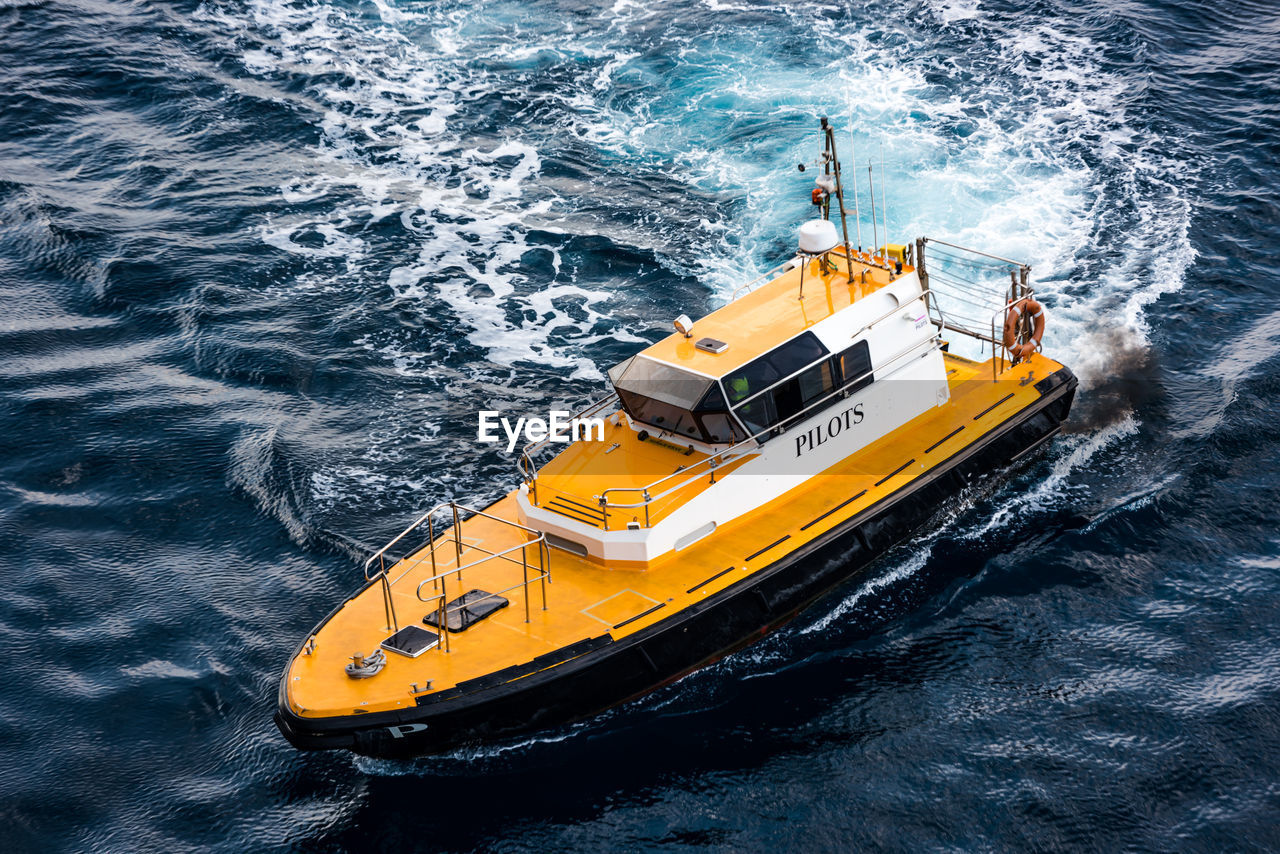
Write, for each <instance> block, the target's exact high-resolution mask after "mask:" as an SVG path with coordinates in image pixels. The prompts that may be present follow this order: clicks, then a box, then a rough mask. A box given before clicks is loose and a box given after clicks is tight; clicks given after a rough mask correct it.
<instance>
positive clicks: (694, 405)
mask: <svg viewBox="0 0 1280 854" xmlns="http://www.w3.org/2000/svg"><path fill="white" fill-rule="evenodd" d="M609 379H610V380H612V381H613V387H614V388H615V389H617V392H618V399H619V400H621V401H622V406H623V408H624V409H625V410H626V411H627V414H628V415H630V416H631V417H632V418H633V419H635V420H636V421H640V422H643V423H645V424H650V425H653V426H654V427H657V428H658V429H660V430H669V431H671V432H673V433H677V434H679V435H681V436H687V437H689V438H690V439H697V440H699V441H702V442H708V443H721V442H731V441H736V440H737V439H738V438H744V437H743V436H739V435H738V434H739V433H740V431H738V430H735V429H734V428H733V425H732V422H731V420H730V419H729V417H728V414H729V413H728V406H727V404H726V403H725V400H724V395H723V394H722V393H721V391H720V384H719V383H718V382H716V381H715V380H713V379H711V378H709V377H703V376H699V375H698V374H693V373H689V372H688V371H683V370H681V369H680V368H677V367H674V366H672V365H668V364H666V363H664V362H658V361H655V360H653V359H649V358H646V357H644V356H634V357H632V358H631V359H628V360H627V361H625V362H623V363H622V364H620V365H618V366H616V367H615V368H613V370H611V371H609ZM717 415H720V416H723V417H720V418H717V417H715V416H717Z"/></svg>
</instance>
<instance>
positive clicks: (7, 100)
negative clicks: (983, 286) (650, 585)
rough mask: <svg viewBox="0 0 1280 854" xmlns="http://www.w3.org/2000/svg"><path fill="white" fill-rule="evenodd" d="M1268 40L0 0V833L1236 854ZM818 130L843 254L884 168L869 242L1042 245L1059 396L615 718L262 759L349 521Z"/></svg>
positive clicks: (864, 229)
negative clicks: (1049, 442)
mask: <svg viewBox="0 0 1280 854" xmlns="http://www.w3.org/2000/svg"><path fill="white" fill-rule="evenodd" d="M1277 38H1280V10H1278V9H1276V8H1275V7H1274V4H1272V3H1270V2H1267V0H1223V2H1218V3H1212V4H1210V3H1207V2H1196V3H1174V2H1169V1H1168V0H1165V2H1160V1H1159V0H1086V2H1083V3H1065V2H1057V0H1036V2H1029V3H1013V2H994V0H881V2H875V3H871V2H862V0H855V2H795V3H789V4H760V3H750V2H717V0H707V2H702V3H688V2H683V3H674V2H663V0H649V2H633V0H617V2H615V3H614V4H613V5H612V6H611V7H610V6H608V4H604V5H601V4H577V3H568V2H524V3H516V2H485V3H479V4H477V3H460V2H439V3H437V2H410V0H400V2H392V0H368V1H367V2H354V1H353V2H338V0H332V2H320V0H295V2H287V0H209V2H203V3H194V2H172V3H153V2H122V1H121V0H47V2H40V0H32V1H31V2H23V0H0V45H2V49H0V55H2V56H3V59H4V62H3V63H0V84H2V85H0V107H2V109H0V293H2V294H3V315H2V320H0V354H3V359H0V383H2V387H3V391H4V397H3V400H4V406H3V408H2V409H0V419H2V423H3V427H4V430H3V434H2V438H0V442H2V443H3V446H4V454H3V457H2V458H0V464H2V465H3V469H2V471H0V486H3V491H2V493H0V525H3V531H4V540H5V543H6V548H5V552H4V554H5V565H6V567H7V572H6V584H5V585H4V590H3V591H2V592H0V638H3V641H4V643H5V649H6V652H7V655H6V657H5V666H6V668H7V670H8V674H7V676H6V677H5V679H4V680H3V681H4V688H3V689H0V734H2V738H3V743H4V745H5V749H4V751H3V759H2V760H0V763H3V764H2V766H0V767H3V769H4V773H3V775H0V793H3V802H4V807H3V808H0V809H2V813H0V814H2V815H3V817H4V822H3V827H2V828H0V841H2V842H3V847H4V849H5V850H7V851H14V850H32V851H35V850H39V851H45V850H51V849H63V850H152V849H164V850H173V849H178V850H183V849H190V848H210V849H217V850H227V851H244V850H262V849H281V848H298V849H303V850H338V849H363V848H370V849H374V848H376V849H379V850H388V849H392V848H401V849H425V850H469V849H485V850H494V849H496V850H536V851H544V850H557V849H584V850H640V849H649V848H656V847H659V846H662V847H665V848H672V849H711V850H722V851H730V850H732V851H737V850H770V851H775V850H804V851H809V850H847V849H851V848H884V849H901V850H911V851H917V850H973V849H977V850H992V849H997V850H998V849H1010V848H1044V849H1061V848H1083V849H1097V848H1103V849H1119V848H1133V849H1155V850H1170V849H1184V850H1196V851H1201V850H1221V849H1255V850H1264V849H1274V848H1275V847H1277V846H1280V830H1277V820H1276V817H1277V816H1278V815H1280V775H1278V773H1277V772H1278V770H1280V712H1277V708H1278V703H1277V701H1278V700H1280V631H1278V630H1277V626H1278V625H1280V605H1277V603H1278V602H1280V572H1278V570H1280V539H1278V538H1277V534H1276V529H1277V525H1276V519H1277V515H1278V514H1277V510H1276V507H1277V501H1278V500H1280V472H1277V466H1276V460H1277V450H1278V449H1280V426H1278V425H1277V421H1276V418H1275V417H1274V414H1273V410H1274V406H1275V401H1276V399H1277V394H1278V393H1280V359H1278V358H1277V356H1278V355H1280V310H1278V309H1277V308H1276V306H1275V304H1273V303H1272V302H1271V301H1270V296H1273V295H1276V294H1277V293H1280V270H1278V268H1277V265H1276V261H1275V251H1276V247H1277V245H1280V221H1278V220H1277V217H1276V214H1275V212H1276V210H1277V203H1278V202H1280V193H1278V191H1277V186H1280V144H1278V143H1277V141H1276V140H1277V139H1278V138H1280V63H1277V60H1276V58H1275V51H1274V46H1275V43H1276V40H1277ZM818 115H827V116H829V117H831V119H832V121H833V122H835V123H836V125H837V127H838V128H839V137H838V138H839V141H840V143H841V145H842V146H844V147H845V152H844V156H845V159H846V160H847V161H850V163H851V164H852V162H853V156H854V155H853V154H852V153H851V152H856V158H857V159H856V162H857V166H858V169H857V170H852V171H853V172H854V173H855V174H857V175H858V176H859V181H860V189H861V192H862V197H861V204H862V206H863V217H862V221H861V223H860V225H859V229H860V231H861V237H860V238H859V239H860V240H861V242H862V243H863V244H864V245H866V246H868V247H869V246H871V245H872V242H873V234H872V228H873V226H872V222H871V218H870V216H869V211H867V210H866V209H865V207H866V206H867V203H868V196H867V195H866V192H867V188H866V173H865V167H866V165H867V163H868V161H872V162H874V165H875V169H876V172H877V176H878V178H882V179H883V180H882V181H881V186H883V188H884V193H885V199H884V201H885V202H886V203H887V212H886V216H885V220H886V221H887V226H888V231H889V234H890V236H891V237H892V239H893V240H895V241H900V242H906V240H907V239H908V238H914V237H915V236H918V235H921V234H927V235H930V236H935V237H941V238H947V239H953V240H955V241H956V242H959V243H964V244H969V245H977V246H979V247H982V248H986V249H988V250H990V251H993V252H996V253H998V254H1000V255H1005V256H1010V257H1015V258H1023V259H1026V260H1028V261H1030V262H1031V263H1032V264H1033V265H1034V278H1035V281H1036V284H1037V287H1038V290H1039V292H1040V293H1041V294H1043V295H1044V302H1045V303H1046V305H1047V306H1048V308H1049V323H1050V325H1049V331H1048V335H1047V337H1046V350H1047V351H1048V352H1049V353H1051V354H1052V355H1053V356H1055V357H1056V358H1060V359H1061V360H1062V361H1064V362H1066V363H1067V364H1069V365H1071V366H1072V367H1073V368H1074V369H1075V370H1076V372H1077V373H1078V374H1079V375H1080V376H1081V380H1082V390H1081V394H1080V396H1079V399H1078V402H1077V408H1076V411H1075V414H1074V418H1073V422H1072V425H1071V429H1070V432H1069V433H1068V434H1067V435H1064V436H1063V437H1061V438H1060V439H1058V440H1057V441H1056V443H1055V444H1054V445H1053V447H1052V449H1051V450H1050V451H1049V452H1048V453H1047V454H1046V455H1043V456H1041V457H1040V458H1038V459H1037V460H1035V461H1033V462H1031V463H1030V464H1029V465H1026V466H1024V467H1023V468H1021V469H1019V470H1018V471H1017V472H1015V473H1014V474H1013V475H1012V476H1011V477H1010V478H1008V479H1006V480H1004V481H1002V482H1001V483H999V484H997V485H995V486H994V487H992V488H989V489H987V490H986V491H975V492H973V493H971V494H965V495H963V496H960V497H959V498H958V499H957V501H956V503H955V504H954V506H951V507H948V508H945V511H944V512H943V514H942V515H941V516H940V517H939V518H938V519H937V520H936V527H935V528H933V529H932V530H929V531H925V532H922V534H921V535H920V536H919V537H918V538H917V539H916V540H915V541H913V542H911V543H908V544H906V545H904V546H902V547H900V548H899V549H898V550H897V551H895V552H894V553H893V554H891V555H889V556H888V557H887V558H885V559H884V560H882V561H881V562H879V563H878V564H877V565H875V566H874V567H873V568H872V571H871V574H870V575H868V576H865V577H863V578H862V579H860V580H858V581H855V582H853V583H851V584H850V585H848V586H846V587H845V588H842V589H840V590H838V591H836V592H834V593H832V594H831V595H830V596H828V597H827V598H826V599H825V600H823V601H822V602H820V603H818V604H817V605H816V606H814V607H813V608H812V609H811V610H809V611H807V612H806V613H805V614H804V615H803V616H802V617H801V618H800V619H799V620H798V621H797V622H796V623H794V624H793V625H791V626H790V627H788V628H787V629H786V630H784V631H781V632H779V633H777V634H776V635H773V636H771V637H770V638H768V639H766V640H765V641H763V642H761V643H759V644H757V645H755V646H754V647H751V648H748V649H747V650H745V651H743V652H741V653H738V654H737V655H734V656H731V657H729V658H728V659H726V660H724V661H723V662H721V663H720V664H718V665H716V666H714V667H712V668H709V669H707V670H704V671H701V672H699V673H696V674H694V675H692V676H690V677H688V678H686V679H684V680H682V681H681V682H679V683H677V684H675V685H673V686H670V687H668V688H665V689H663V690H662V691H660V692H658V693H657V694H654V695H652V696H650V697H648V698H646V699H644V700H642V701H639V702H636V703H633V704H630V705H627V706H624V707H622V708H619V709H616V710H614V711H612V712H610V713H608V714H606V715H603V716H601V717H599V718H597V719H595V720H592V721H589V722H586V723H583V724H579V725H576V726H573V727H568V728H565V729H562V730H556V731H552V732H549V733H546V734H545V736H542V737H539V738H537V739H534V740H531V741H529V742H525V743H520V744H510V745H501V746H496V747H493V748H488V749H484V750H480V751H474V752H469V753H465V754H459V755H454V756H448V757H437V758H432V759H424V760H419V761H415V762H408V763H391V762H381V761H370V760H363V759H355V758H352V757H350V756H347V755H344V754H325V755H304V754H299V753H296V752H295V751H293V750H292V749H291V748H290V747H289V746H288V745H287V744H286V743H285V742H284V741H283V739H282V738H280V737H279V735H278V734H277V732H276V731H275V728H274V726H273V725H272V723H271V721H270V715H271V712H272V710H273V706H274V702H275V689H276V681H277V678H278V676H279V673H280V670H281V668H282V667H283V665H284V663H285V660H286V658H287V657H288V655H289V654H290V652H291V650H292V649H293V647H294V645H295V644H296V643H297V641H298V640H299V639H300V638H301V637H303V636H304V634H305V633H306V632H307V631H308V630H309V629H310V628H311V626H312V625H313V624H314V623H315V622H316V621H317V620H318V619H319V618H320V617H322V616H323V615H324V614H325V613H327V612H328V611H329V609H330V608H331V607H332V606H333V605H335V604H336V603H337V602H339V601H341V599H342V598H343V597H344V596H345V595H346V594H347V593H349V592H350V591H351V590H352V589H353V588H354V587H355V586H356V585H357V584H358V582H359V579H360V577H359V571H358V566H357V564H356V562H355V561H354V559H353V558H354V557H355V556H357V555H360V554H363V553H367V551H368V550H370V549H371V548H373V547H376V546H377V545H380V544H381V542H382V541H384V540H385V539H387V538H388V537H389V536H390V535H391V534H393V533H395V532H397V531H398V530H399V529H400V527H401V526H402V525H403V524H404V523H405V522H406V521H407V520H408V519H409V518H410V517H411V514H413V513H414V511H415V510H418V509H420V508H422V507H424V506H427V505H429V504H432V503H435V502H436V501H439V500H445V499H448V498H460V499H466V500H477V501H478V500H483V499H485V498H486V497H492V496H494V495H496V494H498V493H500V492H501V491H504V490H506V489H509V488H510V487H511V486H512V485H513V483H514V481H515V470H514V466H513V461H512V459H511V458H510V457H509V456H508V455H506V454H505V453H503V452H502V450H501V449H500V448H498V447H497V446H491V445H479V444H477V443H476V442H475V441H474V431H475V410H476V408H477V402H484V403H485V405H486V406H489V407H491V408H495V409H507V410H513V411H514V410H531V409H532V410H543V409H546V408H548V407H549V406H550V405H552V404H562V405H572V404H574V403H581V402H585V401H587V400H589V399H592V398H593V397H596V396H599V394H600V393H601V391H602V389H603V382H604V381H603V371H604V370H605V369H606V368H607V367H608V366H610V365H612V364H614V363H615V362H617V361H620V360H621V359H622V358H625V357H626V356H627V355H629V354H630V353H632V352H634V351H635V350H636V349H637V348H638V347H640V346H641V345H643V344H644V343H645V342H648V341H652V340H656V338H658V337H659V336H662V335H665V334H666V333H667V331H668V330H669V322H670V319H671V318H673V317H674V316H676V315H677V314H680V313H682V312H683V313H688V314H690V315H692V316H695V317H696V316H698V315H700V314H703V313H705V312H707V311H709V310H711V309H713V308H715V307H716V306H718V305H720V304H723V302H724V301H725V300H726V299H727V297H728V295H729V294H730V293H731V292H732V290H733V288H734V287H735V286H737V285H738V284H741V283H743V282H745V281H747V280H749V279H751V278H754V277H755V276H756V275H757V274H759V273H760V272H762V271H764V270H765V269H768V268H769V267H770V266H772V265H773V264H774V263H776V262H777V261H779V260H781V259H782V258H784V257H785V256H786V255H787V254H788V253H789V252H790V251H791V248H792V246H793V241H794V236H795V227H796V226H797V224H798V223H799V222H800V221H801V220H802V219H804V218H806V217H807V216H808V215H809V210H810V209H809V206H808V190H809V187H810V186H811V179H810V178H806V177H805V176H801V175H799V174H798V173H797V172H796V170H795V164H796V163H797V162H799V161H801V160H808V159H810V158H811V157H812V155H813V153H814V152H815V150H816V149H817V147H818V145H819V138H818V135H817V133H816V130H815V128H816V117H817V116H818ZM882 164H883V165H882ZM878 204H879V200H878ZM875 228H877V229H880V230H881V231H882V230H883V227H882V226H881V225H876V226H875ZM876 236H878V237H879V238H880V240H881V242H883V238H884V236H883V234H879V233H877V234H876Z"/></svg>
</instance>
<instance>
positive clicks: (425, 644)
mask: <svg viewBox="0 0 1280 854" xmlns="http://www.w3.org/2000/svg"><path fill="white" fill-rule="evenodd" d="M439 643H440V635H438V634H436V633H435V632H429V631H427V630H426V629H424V628H422V626H405V627H404V628H403V629H401V630H400V631H398V632H396V633H395V634H393V635H392V636H391V637H389V638H387V639H386V640H384V641H383V642H382V644H381V646H382V648H383V649H385V650H387V651H388V652H395V653H399V654H400V655H404V656H407V657H409V658H417V657H418V656H420V655H422V654H423V653H424V652H426V651H427V650H429V649H435V647H436V646H437V645H438V644H439Z"/></svg>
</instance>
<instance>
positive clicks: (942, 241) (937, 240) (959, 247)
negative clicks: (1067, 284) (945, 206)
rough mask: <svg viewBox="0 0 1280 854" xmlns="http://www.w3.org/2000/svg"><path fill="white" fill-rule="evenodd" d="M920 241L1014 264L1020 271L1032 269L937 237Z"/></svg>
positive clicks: (1026, 265)
mask: <svg viewBox="0 0 1280 854" xmlns="http://www.w3.org/2000/svg"><path fill="white" fill-rule="evenodd" d="M920 239H921V240H923V241H924V242H925V244H926V245H927V244H930V243H937V244H938V245H939V246H950V247H951V248H952V249H959V250H960V251H961V252H972V253H973V254H974V255H981V256H982V257H983V258H992V259H994V260H996V261H999V262H1001V263H1003V264H1012V265H1013V266H1015V267H1017V268H1018V269H1020V270H1022V269H1026V270H1030V269H1031V265H1030V264H1026V263H1024V262H1022V261H1014V260H1013V259H1012V258H1001V257H1000V256H999V255H992V254H991V253H990V252H982V251H979V250H977V249H970V248H969V247H968V246H960V245H958V244H955V243H948V242H947V241H945V240H939V239H938V238H936V237H922V238H920Z"/></svg>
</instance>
